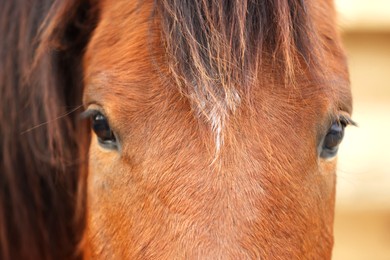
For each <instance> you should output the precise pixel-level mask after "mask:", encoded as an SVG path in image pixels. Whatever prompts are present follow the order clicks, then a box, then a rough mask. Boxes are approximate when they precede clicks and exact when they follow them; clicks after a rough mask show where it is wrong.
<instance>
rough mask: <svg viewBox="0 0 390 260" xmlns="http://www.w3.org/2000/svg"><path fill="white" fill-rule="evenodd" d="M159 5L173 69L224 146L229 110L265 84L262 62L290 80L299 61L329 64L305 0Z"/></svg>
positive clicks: (309, 64)
mask: <svg viewBox="0 0 390 260" xmlns="http://www.w3.org/2000/svg"><path fill="white" fill-rule="evenodd" d="M156 5H157V7H158V8H157V9H158V12H159V13H160V17H159V18H160V19H161V24H162V30H163V37H162V38H163V40H164V41H165V46H166V53H167V55H168V63H169V68H170V71H171V73H172V75H173V77H174V79H175V80H176V82H177V84H178V85H179V86H180V89H181V90H182V92H183V93H184V94H186V95H187V96H188V97H189V99H190V100H191V101H192V104H193V105H194V107H195V110H196V111H197V112H199V114H201V115H203V116H205V118H206V120H208V121H209V122H210V123H211V125H212V128H213V129H214V130H215V132H216V135H217V136H216V141H217V149H218V147H220V145H221V143H222V142H223V138H222V136H221V134H222V130H223V128H224V125H225V123H226V121H227V118H228V116H229V114H232V113H234V111H235V110H236V108H237V107H238V105H239V104H240V102H241V96H242V95H245V94H246V93H248V92H249V91H250V88H251V87H252V86H254V85H256V84H259V82H258V79H259V71H261V68H262V65H266V66H268V67H272V68H273V71H274V73H279V74H280V75H279V76H280V78H282V79H284V82H285V83H288V82H292V81H293V80H294V77H295V72H296V71H297V69H299V68H297V66H296V64H301V63H305V65H306V68H317V67H318V66H319V65H320V64H321V63H320V62H319V61H317V59H318V57H320V56H321V53H320V52H321V48H320V44H319V40H318V36H317V34H316V32H315V31H314V30H313V26H312V21H311V20H310V14H309V11H310V9H309V8H308V6H307V5H306V4H305V1H303V0H266V1H253V0H242V1H207V0H199V1H169V0H162V1H156ZM300 60H301V61H302V60H303V62H301V61H300ZM313 65H316V66H313ZM314 74H315V73H314V71H313V76H314ZM261 76H264V75H261Z"/></svg>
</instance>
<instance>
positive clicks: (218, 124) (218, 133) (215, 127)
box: [195, 89, 241, 156]
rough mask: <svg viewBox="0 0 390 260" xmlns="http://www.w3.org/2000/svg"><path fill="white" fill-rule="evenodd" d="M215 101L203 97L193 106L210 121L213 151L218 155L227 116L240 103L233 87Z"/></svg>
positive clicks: (231, 113) (222, 141) (232, 112)
mask: <svg viewBox="0 0 390 260" xmlns="http://www.w3.org/2000/svg"><path fill="white" fill-rule="evenodd" d="M216 102H217V101H214V102H213V101H210V100H207V99H205V98H203V99H201V101H200V102H198V104H197V107H196V108H195V109H196V111H197V113H198V114H199V115H201V114H204V115H205V116H206V118H207V120H208V121H209V123H210V126H211V131H212V133H213V135H214V142H215V153H216V156H218V154H219V152H220V151H221V148H222V146H223V143H224V128H225V126H226V123H227V120H228V119H229V116H231V115H234V113H235V111H236V110H237V108H238V107H239V105H240V103H241V98H240V95H239V94H238V91H237V90H235V89H231V90H230V91H229V92H227V93H225V97H224V98H223V99H222V100H221V101H220V103H216Z"/></svg>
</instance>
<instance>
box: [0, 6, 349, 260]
mask: <svg viewBox="0 0 390 260" xmlns="http://www.w3.org/2000/svg"><path fill="white" fill-rule="evenodd" d="M0 35H1V41H0V90H1V92H0V93H1V110H0V120H1V122H2V124H1V127H0V136H1V138H0V144H1V164H0V165H1V168H0V186H1V188H0V258H1V259H7V260H8V259H199V258H201V259H330V258H331V254H332V247H333V243H334V242H333V240H334V239H333V230H332V229H333V216H334V203H335V182H336V161H337V159H336V158H337V150H338V147H339V145H340V143H341V141H342V138H343V135H344V129H345V127H346V126H347V125H350V124H353V121H352V120H351V113H352V98H351V90H350V83H349V75H348V67H347V61H346V57H345V54H344V50H343V47H342V45H341V39H340V35H339V32H338V30H337V26H336V12H335V8H334V4H333V2H332V0H323V1H317V0H306V1H305V0H263V1H260V0H240V1H238V0H223V1H212V0H186V1H169V0H154V1H153V0H145V1H135V0H133V1H131V0H126V1H125V0H115V1H114V0H101V1H96V0H66V1H65V0H31V1H22V0H2V1H0Z"/></svg>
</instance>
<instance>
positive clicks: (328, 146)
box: [321, 122, 345, 158]
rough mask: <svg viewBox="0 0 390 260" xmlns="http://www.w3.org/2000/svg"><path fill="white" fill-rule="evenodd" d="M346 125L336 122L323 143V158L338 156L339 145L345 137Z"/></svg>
mask: <svg viewBox="0 0 390 260" xmlns="http://www.w3.org/2000/svg"><path fill="white" fill-rule="evenodd" d="M344 128H345V125H344V124H343V123H341V122H335V123H333V124H332V126H331V127H330V128H329V130H328V133H327V134H326V136H325V138H324V141H323V143H322V150H321V157H323V158H331V157H334V156H335V155H336V154H337V150H338V148H339V145H340V143H341V141H342V140H343V137H344Z"/></svg>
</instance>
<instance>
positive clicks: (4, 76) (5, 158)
mask: <svg viewBox="0 0 390 260" xmlns="http://www.w3.org/2000/svg"><path fill="white" fill-rule="evenodd" d="M95 4H96V3H95V2H94V1H93V0H85V1H84V0H66V1H54V0H31V1H21V0H5V1H0V35H2V40H1V41H0V93H1V104H0V106H1V108H0V121H1V122H2V124H1V126H0V136H1V138H0V158H1V159H0V160H1V161H0V259H5V260H7V259H79V258H82V252H81V251H80V250H78V249H79V247H80V243H81V240H82V236H83V230H84V225H85V198H86V194H85V181H86V177H85V172H86V167H87V166H86V164H84V163H82V162H83V161H84V160H85V158H86V155H85V154H86V150H87V146H88V139H89V136H88V130H87V126H86V125H85V124H83V123H81V122H80V121H79V120H77V116H78V114H79V111H78V110H77V108H78V107H80V106H81V104H82V102H81V96H82V89H83V84H82V77H83V75H82V68H81V63H82V62H81V59H82V56H83V52H84V49H85V46H86V44H87V43H88V40H89V37H90V35H91V33H92V31H93V29H94V28H95V26H96V23H97V20H98V11H97V10H95V8H94V6H95ZM154 11H155V13H154V15H156V16H155V17H157V18H158V20H159V23H160V24H161V29H162V40H163V42H164V44H165V47H166V55H167V57H166V58H167V62H168V66H169V69H170V72H171V74H172V76H173V78H174V79H175V81H176V83H177V84H178V86H179V88H180V90H181V91H182V93H183V94H184V95H187V96H188V97H189V99H190V100H191V101H192V103H193V104H194V107H196V109H197V110H198V112H199V114H202V115H204V116H205V117H206V118H207V119H208V120H209V121H210V122H211V124H212V127H213V129H214V130H215V132H216V133H217V143H218V142H222V140H223V138H222V137H221V132H222V129H223V127H224V125H225V122H226V120H227V118H228V116H229V114H231V113H234V111H235V109H236V108H237V107H238V105H239V103H240V102H241V95H243V94H245V92H249V88H250V86H252V85H254V84H255V83H256V82H257V80H258V77H259V73H258V71H259V69H260V68H261V67H262V65H263V63H264V64H266V61H271V62H272V64H271V65H272V66H273V67H274V68H275V69H277V70H278V71H279V73H280V74H281V76H282V77H283V78H286V79H292V78H293V77H294V72H295V71H296V68H295V64H296V63H297V62H298V61H299V60H303V61H304V63H305V64H306V66H307V67H310V66H311V65H313V64H319V62H317V61H316V58H317V57H319V56H320V54H319V50H320V48H319V47H318V46H319V43H318V39H317V36H316V32H315V31H314V30H313V29H312V25H311V21H310V19H309V17H310V15H309V14H308V12H309V11H308V8H306V6H305V3H304V1H303V0H266V1H253V0H242V1H206V0H203V1H201V0H198V1H168V0H161V1H157V0H156V1H155V10H154ZM267 64H268V63H267ZM244 86H247V88H244ZM69 111H71V112H69ZM218 136H219V137H218ZM218 138H219V141H218Z"/></svg>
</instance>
